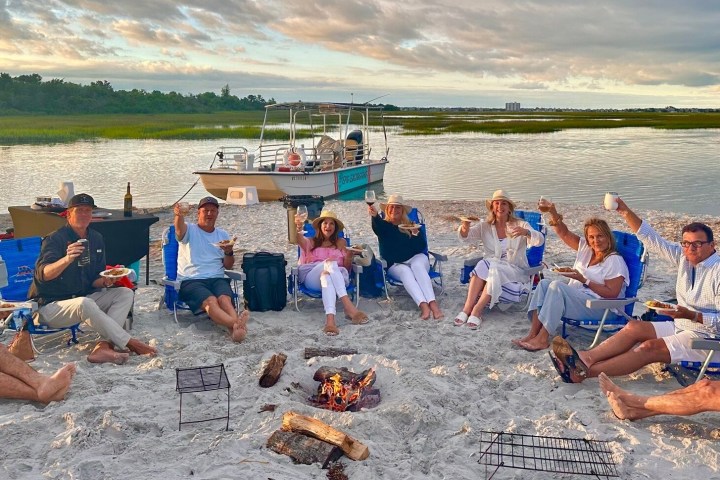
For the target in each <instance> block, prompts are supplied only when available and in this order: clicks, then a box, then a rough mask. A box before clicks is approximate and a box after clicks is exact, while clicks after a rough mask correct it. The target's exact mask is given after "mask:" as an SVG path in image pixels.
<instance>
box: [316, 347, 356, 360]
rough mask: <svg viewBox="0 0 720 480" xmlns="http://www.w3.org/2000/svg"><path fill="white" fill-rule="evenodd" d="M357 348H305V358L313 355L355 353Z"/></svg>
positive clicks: (335, 355)
mask: <svg viewBox="0 0 720 480" xmlns="http://www.w3.org/2000/svg"><path fill="white" fill-rule="evenodd" d="M356 353H357V350H355V349H354V348H332V347H328V348H313V347H307V348H306V349H305V360H307V359H308V358H313V357H339V356H340V355H355V354H356Z"/></svg>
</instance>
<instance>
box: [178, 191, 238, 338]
mask: <svg viewBox="0 0 720 480" xmlns="http://www.w3.org/2000/svg"><path fill="white" fill-rule="evenodd" d="M219 211H220V205H219V204H218V201H217V199H215V197H205V198H203V199H201V200H200V202H199V203H198V220H197V224H194V223H186V222H185V217H184V212H183V211H182V209H181V207H180V205H179V204H176V205H175V210H174V212H175V219H174V222H173V223H174V225H175V235H176V236H177V240H178V242H179V243H180V246H179V250H178V277H177V278H178V280H180V281H181V282H182V283H181V284H180V300H182V301H184V302H185V303H187V304H188V306H189V307H190V309H191V310H192V311H193V313H195V314H196V315H198V314H200V313H202V312H205V313H207V314H208V316H209V317H210V319H211V320H212V321H213V322H215V323H216V324H218V325H221V326H223V327H226V328H227V329H228V331H229V332H230V337H231V338H232V339H233V341H235V342H242V341H243V340H244V339H245V336H246V335H247V319H248V316H249V314H248V311H247V310H245V311H243V312H242V314H240V315H238V314H237V312H236V310H235V306H234V305H233V303H232V293H233V292H232V289H231V288H230V281H229V280H228V279H227V278H225V269H231V268H232V267H233V265H234V264H235V257H234V256H233V243H232V242H229V240H230V236H229V235H228V234H227V232H226V231H225V230H223V229H221V228H217V227H215V222H216V221H217V217H218V214H219Z"/></svg>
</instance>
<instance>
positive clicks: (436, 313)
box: [430, 302, 445, 320]
mask: <svg viewBox="0 0 720 480" xmlns="http://www.w3.org/2000/svg"><path fill="white" fill-rule="evenodd" d="M430 311H431V312H432V316H433V318H434V319H435V320H440V319H441V318H443V317H444V316H445V314H444V313H443V312H442V310H440V307H438V304H437V302H432V303H431V304H430Z"/></svg>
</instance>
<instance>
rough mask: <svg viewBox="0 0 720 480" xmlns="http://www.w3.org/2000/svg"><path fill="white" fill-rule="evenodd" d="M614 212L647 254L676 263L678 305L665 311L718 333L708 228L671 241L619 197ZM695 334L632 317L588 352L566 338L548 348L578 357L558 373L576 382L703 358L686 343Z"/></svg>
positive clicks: (694, 228)
mask: <svg viewBox="0 0 720 480" xmlns="http://www.w3.org/2000/svg"><path fill="white" fill-rule="evenodd" d="M617 210H618V213H619V214H620V215H621V216H622V217H623V218H624V219H625V221H626V222H627V224H628V226H629V227H630V229H631V230H632V231H633V232H634V233H635V234H636V235H637V237H638V238H639V239H640V241H642V242H643V244H644V245H645V247H646V248H647V250H648V251H649V252H650V253H652V254H653V255H656V256H658V257H660V258H664V259H665V260H667V261H669V262H672V263H673V264H675V265H676V266H677V269H678V274H677V281H676V283H675V296H676V298H677V309H676V310H674V311H671V312H669V313H666V314H667V315H669V316H670V317H672V318H685V319H690V320H692V321H693V322H697V323H701V324H704V325H706V326H708V327H710V328H712V329H714V330H715V331H716V332H720V255H718V253H717V252H716V251H715V241H714V239H713V232H712V229H711V228H710V227H708V226H707V225H705V224H704V223H698V222H695V223H690V224H688V225H686V226H685V227H683V229H682V241H680V242H679V243H676V242H670V241H668V240H666V239H664V238H663V237H661V236H660V234H659V233H657V232H656V231H655V230H654V229H653V228H652V227H651V226H650V225H649V224H648V223H647V222H645V221H643V220H642V219H640V217H638V216H637V215H636V214H635V213H634V212H633V211H632V210H630V208H629V207H628V206H627V205H626V204H625V202H623V201H622V200H621V199H618V209H617ZM663 313H664V314H665V312H663ZM700 336H701V335H700V334H697V333H695V332H691V331H687V330H684V331H681V330H677V331H676V329H675V324H674V323H673V322H644V321H638V320H631V321H630V322H629V323H628V324H627V325H626V326H625V327H624V328H623V329H622V330H620V331H619V332H618V333H616V334H615V335H613V336H612V337H610V338H608V339H607V340H605V341H604V342H603V343H601V344H600V345H598V346H597V347H596V348H593V349H592V350H587V351H581V352H579V353H578V352H574V351H573V350H572V349H571V348H568V347H569V344H568V343H567V342H566V341H565V340H562V339H556V340H554V341H553V347H554V348H553V352H554V353H555V354H556V356H558V355H557V354H558V353H560V357H562V358H566V357H567V352H568V351H570V352H572V354H571V355H572V356H573V357H577V358H573V361H572V362H564V363H573V364H574V365H573V367H572V368H568V365H565V364H564V363H563V365H564V367H565V368H564V369H563V372H564V371H568V374H569V375H568V376H567V377H568V378H571V380H572V381H573V382H575V383H577V382H581V381H583V380H584V379H585V378H586V377H596V376H598V375H599V374H600V373H601V372H605V373H606V374H607V375H609V376H615V375H626V374H629V373H632V372H635V371H637V370H639V369H640V368H642V367H643V366H645V365H648V364H650V363H655V362H663V363H678V362H680V361H693V362H698V361H699V362H703V361H704V360H705V358H706V357H707V353H708V352H703V351H701V350H694V349H693V348H691V347H690V342H691V340H692V339H693V338H697V337H700ZM556 344H557V347H556ZM555 350H558V351H557V352H556V351H555ZM563 352H565V353H563ZM718 356H720V355H716V357H718ZM716 360H717V359H716V358H715V359H713V361H716ZM556 366H557V365H556ZM558 368H560V367H559V366H558ZM564 378H565V376H564Z"/></svg>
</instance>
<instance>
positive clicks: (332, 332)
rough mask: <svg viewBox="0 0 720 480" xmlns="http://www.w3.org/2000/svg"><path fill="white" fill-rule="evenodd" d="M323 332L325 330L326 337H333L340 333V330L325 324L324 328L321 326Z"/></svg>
mask: <svg viewBox="0 0 720 480" xmlns="http://www.w3.org/2000/svg"><path fill="white" fill-rule="evenodd" d="M323 332H325V335H327V336H328V337H334V336H336V335H337V334H338V333H340V330H338V328H337V327H331V326H329V325H325V328H323Z"/></svg>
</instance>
